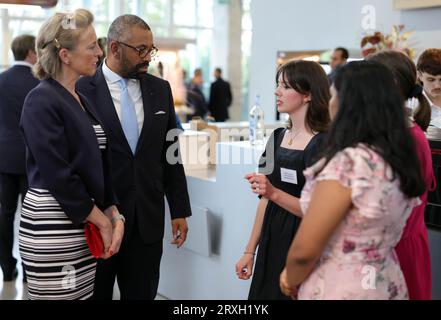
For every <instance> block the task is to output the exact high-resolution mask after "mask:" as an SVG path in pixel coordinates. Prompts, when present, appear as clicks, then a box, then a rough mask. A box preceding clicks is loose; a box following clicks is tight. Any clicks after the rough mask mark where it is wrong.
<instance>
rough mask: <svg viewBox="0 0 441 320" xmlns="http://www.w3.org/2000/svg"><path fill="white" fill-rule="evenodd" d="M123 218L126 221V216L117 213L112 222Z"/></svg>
mask: <svg viewBox="0 0 441 320" xmlns="http://www.w3.org/2000/svg"><path fill="white" fill-rule="evenodd" d="M118 220H122V222H124V223H126V218H124V216H123V215H122V214H117V215H116V216H114V217H112V223H114V222H116V221H118Z"/></svg>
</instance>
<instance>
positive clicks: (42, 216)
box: [19, 188, 96, 300]
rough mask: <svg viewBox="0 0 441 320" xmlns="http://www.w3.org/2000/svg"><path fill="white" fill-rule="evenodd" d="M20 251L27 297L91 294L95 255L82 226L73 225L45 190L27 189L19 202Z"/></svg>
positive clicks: (65, 297)
mask: <svg viewBox="0 0 441 320" xmlns="http://www.w3.org/2000/svg"><path fill="white" fill-rule="evenodd" d="M19 247H20V255H21V258H22V260H23V263H24V265H25V269H26V275H27V281H28V289H29V298H30V299H31V300H40V299H44V300H85V299H90V298H91V297H92V295H93V287H94V280H95V270H96V259H95V258H94V257H93V256H92V255H91V253H90V251H89V248H88V246H87V242H86V237H85V235H84V228H81V227H78V226H74V225H73V224H72V221H71V220H70V219H69V218H68V217H67V216H66V214H65V213H64V212H63V210H62V209H61V207H60V205H59V203H58V202H57V200H55V198H54V197H53V196H52V195H51V194H50V193H49V192H48V191H47V190H40V189H33V188H31V189H29V191H28V193H27V194H26V197H25V199H24V202H23V206H22V213H21V220H20V231H19Z"/></svg>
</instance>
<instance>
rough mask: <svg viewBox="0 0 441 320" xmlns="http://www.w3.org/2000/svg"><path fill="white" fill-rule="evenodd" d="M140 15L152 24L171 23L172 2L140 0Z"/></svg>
mask: <svg viewBox="0 0 441 320" xmlns="http://www.w3.org/2000/svg"><path fill="white" fill-rule="evenodd" d="M138 8H139V13H138V14H139V16H140V17H141V18H143V19H145V20H146V21H147V23H148V24H149V25H150V24H160V25H169V21H170V18H169V17H170V10H169V8H170V4H169V1H164V0H139V7H138Z"/></svg>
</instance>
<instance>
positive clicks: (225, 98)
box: [208, 68, 233, 122]
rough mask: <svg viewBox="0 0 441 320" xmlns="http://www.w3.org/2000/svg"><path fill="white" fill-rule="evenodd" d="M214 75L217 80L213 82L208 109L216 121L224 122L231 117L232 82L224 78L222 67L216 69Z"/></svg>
mask: <svg viewBox="0 0 441 320" xmlns="http://www.w3.org/2000/svg"><path fill="white" fill-rule="evenodd" d="M214 77H215V78H216V81H214V82H213V83H212V84H211V88H210V101H209V103H208V110H209V111H210V113H211V115H212V116H213V117H214V119H215V120H216V122H224V121H225V120H228V119H229V118H230V117H229V115H228V107H229V106H230V105H231V102H232V99H233V97H232V95H231V88H230V84H229V83H228V82H227V81H225V80H224V79H222V69H221V68H216V69H215V70H214Z"/></svg>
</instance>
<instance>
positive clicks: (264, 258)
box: [248, 128, 323, 300]
mask: <svg viewBox="0 0 441 320" xmlns="http://www.w3.org/2000/svg"><path fill="white" fill-rule="evenodd" d="M285 131H286V129H284V128H280V129H277V130H276V131H274V133H273V136H272V137H271V138H270V140H269V142H268V144H267V146H266V149H265V153H264V154H263V156H262V159H261V164H260V165H259V167H260V168H259V171H260V172H262V173H264V174H266V176H267V178H268V179H269V181H270V182H271V184H272V185H273V186H274V187H276V188H278V189H280V190H283V191H285V192H286V193H289V194H291V195H293V196H295V197H298V198H299V197H300V193H301V191H302V189H303V185H304V184H305V177H304V176H303V170H305V169H306V168H307V167H309V166H311V165H312V164H313V163H314V160H318V159H317V155H318V153H319V152H320V151H321V149H320V144H321V141H322V139H323V134H322V133H319V134H317V135H315V136H314V137H313V138H312V139H311V141H310V142H309V144H308V145H307V146H306V148H305V150H292V149H286V148H283V147H281V146H280V145H281V143H282V141H283V137H284V135H285ZM272 147H274V152H273V153H274V156H273V157H271V155H270V153H272V152H270V148H272ZM263 159H266V160H265V161H263ZM272 167H274V169H273V170H272V172H267V171H268V170H267V169H268V168H272ZM282 168H284V169H288V170H295V171H296V175H297V184H294V183H289V182H283V181H282V178H281V169H282ZM291 173H292V171H291ZM300 221H301V220H300V218H298V217H297V216H295V215H294V214H292V213H290V212H288V211H286V210H285V209H283V208H281V207H279V206H278V205H277V204H275V203H274V202H272V201H269V202H268V206H267V208H266V211H265V217H264V220H263V225H262V231H261V237H260V242H259V247H258V252H257V258H256V263H255V267H254V276H253V280H252V283H251V288H250V293H249V296H248V299H250V300H285V299H286V300H288V299H290V298H289V297H287V296H285V295H284V294H283V293H282V292H281V291H280V287H279V277H280V273H281V272H282V271H283V268H284V267H285V261H286V256H287V254H288V250H289V247H290V246H291V242H292V240H293V239H294V236H295V234H296V232H297V229H298V227H299V224H300Z"/></svg>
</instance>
